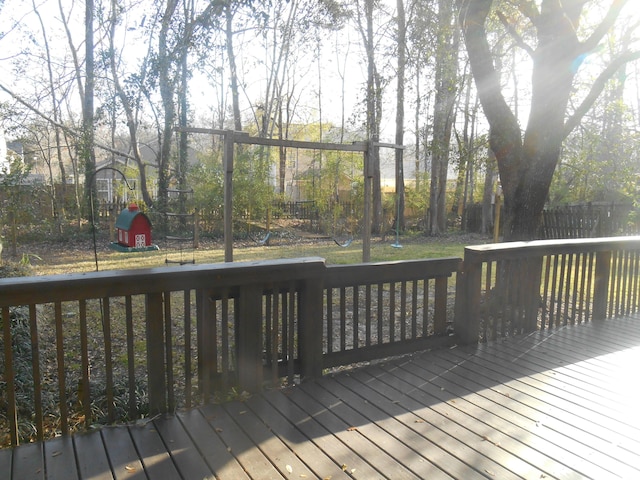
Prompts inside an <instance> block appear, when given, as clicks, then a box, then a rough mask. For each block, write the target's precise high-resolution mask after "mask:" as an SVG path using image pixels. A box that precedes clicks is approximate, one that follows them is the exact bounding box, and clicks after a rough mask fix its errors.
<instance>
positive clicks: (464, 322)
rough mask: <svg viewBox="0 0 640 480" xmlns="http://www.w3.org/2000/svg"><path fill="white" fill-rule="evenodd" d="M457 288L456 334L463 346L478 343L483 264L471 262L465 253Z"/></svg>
mask: <svg viewBox="0 0 640 480" xmlns="http://www.w3.org/2000/svg"><path fill="white" fill-rule="evenodd" d="M464 257H465V258H464V263H463V266H462V272H461V273H458V276H459V278H458V280H457V288H456V291H457V293H456V308H455V316H456V318H455V323H454V326H455V332H456V334H457V335H458V337H459V338H460V341H461V342H462V343H463V344H474V343H478V335H479V333H480V286H481V285H480V284H481V281H482V262H481V261H479V262H474V261H471V259H470V257H469V255H468V252H467V251H465V254H464Z"/></svg>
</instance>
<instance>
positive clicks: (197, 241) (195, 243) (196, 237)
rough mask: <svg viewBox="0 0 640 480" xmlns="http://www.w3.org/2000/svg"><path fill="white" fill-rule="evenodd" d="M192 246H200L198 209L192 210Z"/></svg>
mask: <svg viewBox="0 0 640 480" xmlns="http://www.w3.org/2000/svg"><path fill="white" fill-rule="evenodd" d="M193 248H200V210H198V209H197V208H196V209H195V210H194V212H193Z"/></svg>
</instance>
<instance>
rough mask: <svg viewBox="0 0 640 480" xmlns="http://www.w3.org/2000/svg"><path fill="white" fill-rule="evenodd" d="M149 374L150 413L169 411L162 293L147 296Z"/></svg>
mask: <svg viewBox="0 0 640 480" xmlns="http://www.w3.org/2000/svg"><path fill="white" fill-rule="evenodd" d="M146 315H147V318H146V326H147V374H148V376H149V412H150V413H151V414H156V413H164V412H166V411H167V401H166V398H167V385H166V380H165V369H164V365H165V362H164V320H163V308H162V293H158V292H156V293H148V294H147V295H146Z"/></svg>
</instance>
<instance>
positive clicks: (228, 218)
mask: <svg viewBox="0 0 640 480" xmlns="http://www.w3.org/2000/svg"><path fill="white" fill-rule="evenodd" d="M174 130H175V131H177V132H183V133H191V134H207V135H215V136H219V137H221V138H222V139H223V142H224V148H223V170H224V225H223V228H224V260H225V262H233V218H232V217H233V170H234V154H235V146H236V144H244V145H262V146H267V147H285V148H296V149H309V150H328V151H340V152H354V153H358V152H359V153H362V154H363V155H364V169H363V174H364V209H363V210H364V215H363V217H364V218H363V224H364V228H363V232H362V262H363V263H367V262H369V261H370V260H371V216H372V209H371V204H372V192H373V164H372V162H371V160H370V152H371V151H372V149H373V148H374V147H383V148H394V149H396V148H403V147H402V146H401V145H394V144H388V143H378V142H371V141H368V142H354V143H351V144H343V143H324V142H309V141H299V140H286V139H274V138H260V137H251V136H250V135H249V134H248V133H246V132H237V131H234V130H218V129H209V128H195V127H186V128H184V127H179V128H175V129H174ZM270 237H271V232H270V231H267V233H266V236H265V237H264V239H263V240H262V244H263V245H266V244H267V243H268V241H269V239H270ZM333 240H334V242H335V243H336V244H337V245H338V246H340V247H343V248H346V247H348V246H350V245H351V243H352V242H353V237H351V238H349V239H348V240H346V241H344V242H339V241H338V240H337V239H335V238H334V239H333Z"/></svg>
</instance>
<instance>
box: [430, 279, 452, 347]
mask: <svg viewBox="0 0 640 480" xmlns="http://www.w3.org/2000/svg"><path fill="white" fill-rule="evenodd" d="M435 283H436V285H435V303H434V312H433V333H435V334H436V335H442V334H444V333H445V332H446V330H447V283H448V282H447V277H438V278H436V280H435Z"/></svg>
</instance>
